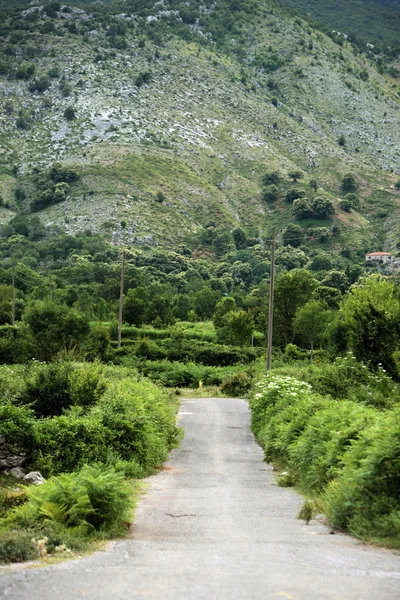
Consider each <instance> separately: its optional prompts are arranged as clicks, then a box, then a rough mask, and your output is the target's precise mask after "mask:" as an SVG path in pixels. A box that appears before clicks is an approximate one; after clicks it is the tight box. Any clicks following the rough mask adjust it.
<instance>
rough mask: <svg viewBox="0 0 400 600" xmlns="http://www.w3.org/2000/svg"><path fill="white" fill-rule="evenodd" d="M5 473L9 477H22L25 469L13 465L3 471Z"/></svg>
mask: <svg viewBox="0 0 400 600" xmlns="http://www.w3.org/2000/svg"><path fill="white" fill-rule="evenodd" d="M4 473H5V474H6V475H11V477H15V478H16V479H24V477H25V475H26V471H25V470H24V469H22V468H21V467H14V468H12V469H8V470H7V471H4Z"/></svg>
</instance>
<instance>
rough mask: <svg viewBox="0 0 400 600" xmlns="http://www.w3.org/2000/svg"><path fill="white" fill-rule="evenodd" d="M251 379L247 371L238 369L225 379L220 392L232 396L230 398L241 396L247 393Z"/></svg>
mask: <svg viewBox="0 0 400 600" xmlns="http://www.w3.org/2000/svg"><path fill="white" fill-rule="evenodd" d="M252 383H253V379H252V377H251V375H249V373H246V372H245V371H239V372H238V373H235V374H234V375H232V377H229V378H228V379H226V380H225V381H224V382H223V383H222V385H221V387H220V390H221V392H222V393H223V394H224V395H226V396H232V398H243V397H246V396H247V394H248V393H249V391H250V389H251V386H252Z"/></svg>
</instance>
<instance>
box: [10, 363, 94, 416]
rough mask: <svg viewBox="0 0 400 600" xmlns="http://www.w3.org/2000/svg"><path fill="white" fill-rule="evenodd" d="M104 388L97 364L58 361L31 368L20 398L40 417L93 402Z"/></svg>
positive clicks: (58, 413) (89, 404)
mask: <svg viewBox="0 0 400 600" xmlns="http://www.w3.org/2000/svg"><path fill="white" fill-rule="evenodd" d="M105 389H106V382H105V379H104V376H103V374H102V369H101V367H100V366H99V365H98V364H96V363H95V364H90V363H86V364H85V363H83V364H80V365H75V364H74V363H70V362H65V361H57V362H54V363H49V364H36V365H35V366H33V367H32V368H31V373H30V375H29V376H28V378H27V380H26V387H25V391H24V392H23V393H22V395H21V399H22V401H23V402H24V403H26V404H30V405H31V406H32V407H33V409H34V411H35V413H36V415H37V416H38V417H50V416H58V415H61V414H62V412H63V411H64V410H65V409H67V408H69V407H70V406H74V405H77V406H82V407H88V406H92V405H93V404H95V403H96V402H97V401H98V400H99V398H100V397H101V395H102V394H103V392H104V391H105Z"/></svg>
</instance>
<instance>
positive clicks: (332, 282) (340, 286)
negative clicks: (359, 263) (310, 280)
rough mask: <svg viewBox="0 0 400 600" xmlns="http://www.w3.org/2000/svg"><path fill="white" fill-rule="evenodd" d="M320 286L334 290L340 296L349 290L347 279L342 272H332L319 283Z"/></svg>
mask: <svg viewBox="0 0 400 600" xmlns="http://www.w3.org/2000/svg"><path fill="white" fill-rule="evenodd" d="M321 285H326V286H328V287H332V288H335V289H337V290H339V292H341V293H342V294H344V292H345V291H346V290H348V289H349V285H350V283H349V278H348V277H347V275H346V273H344V272H343V271H336V270H334V269H333V270H332V271H329V273H328V274H327V275H326V276H325V277H324V279H323V280H322V281H321Z"/></svg>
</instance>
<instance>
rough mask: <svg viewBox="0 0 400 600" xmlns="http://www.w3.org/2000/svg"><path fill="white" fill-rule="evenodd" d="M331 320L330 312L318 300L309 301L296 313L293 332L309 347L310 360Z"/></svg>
mask: <svg viewBox="0 0 400 600" xmlns="http://www.w3.org/2000/svg"><path fill="white" fill-rule="evenodd" d="M331 319H332V314H331V311H329V310H327V308H326V305H324V304H322V303H321V302H318V300H310V301H309V302H307V303H306V304H304V306H301V307H300V308H299V309H298V310H297V311H296V315H295V318H294V330H295V333H296V335H298V336H299V338H300V339H301V340H302V341H303V342H304V343H306V344H307V345H308V346H309V348H310V350H311V356H310V358H311V360H312V359H313V352H314V347H315V345H316V344H320V343H321V341H322V338H323V335H324V334H325V333H326V329H327V326H328V324H329V322H330V321H331Z"/></svg>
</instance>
